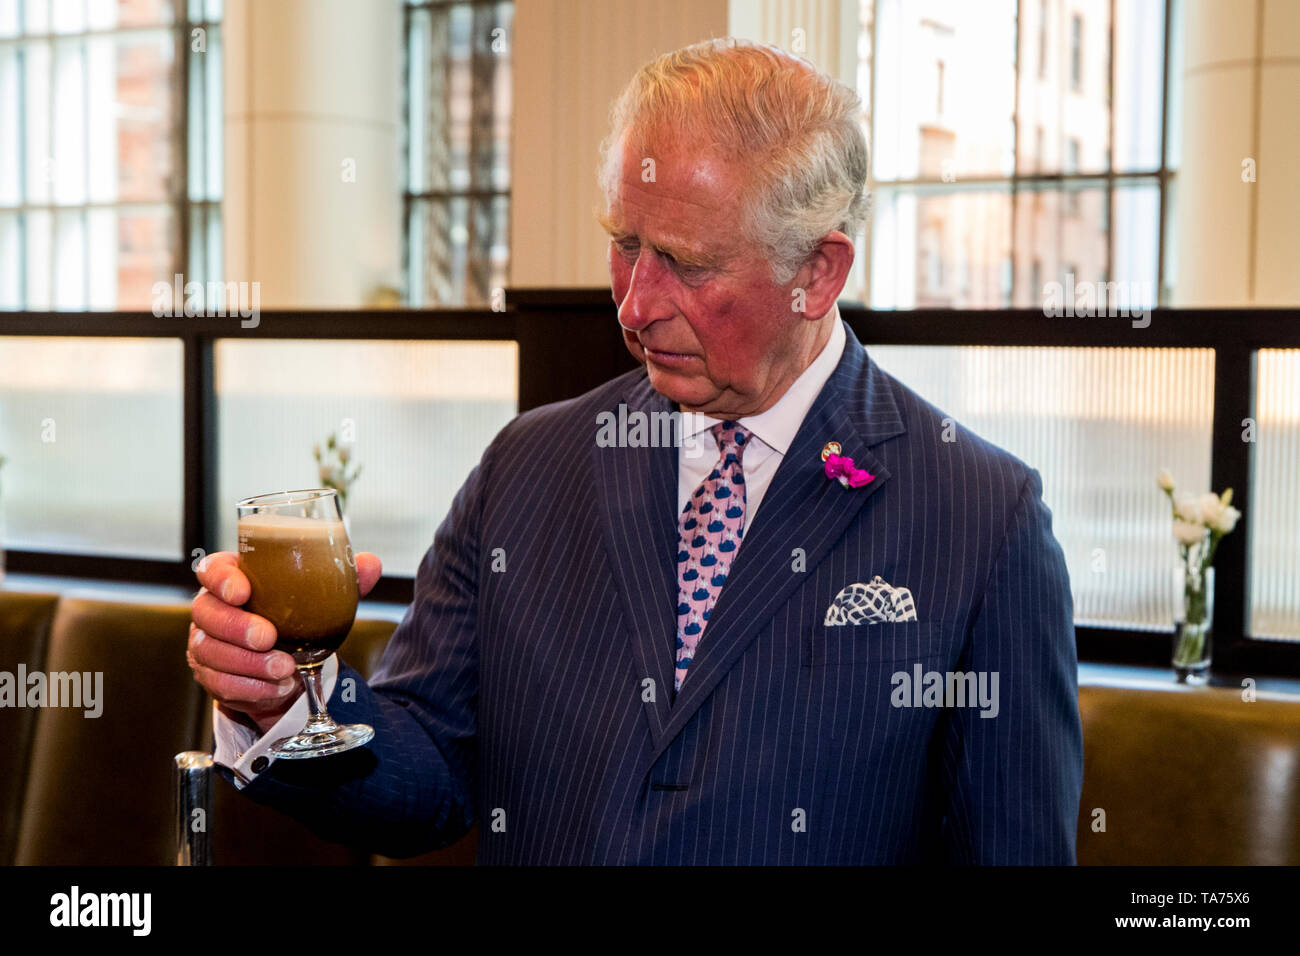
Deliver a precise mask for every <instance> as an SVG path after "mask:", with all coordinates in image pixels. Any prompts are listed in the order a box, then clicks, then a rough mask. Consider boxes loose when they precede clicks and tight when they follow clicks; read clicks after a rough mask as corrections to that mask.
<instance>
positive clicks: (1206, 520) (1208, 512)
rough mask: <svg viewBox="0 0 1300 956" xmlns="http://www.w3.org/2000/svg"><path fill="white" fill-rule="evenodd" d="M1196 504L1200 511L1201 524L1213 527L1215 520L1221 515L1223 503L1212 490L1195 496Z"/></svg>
mask: <svg viewBox="0 0 1300 956" xmlns="http://www.w3.org/2000/svg"><path fill="white" fill-rule="evenodd" d="M1196 505H1197V507H1198V508H1199V509H1200V512H1201V524H1204V525H1206V526H1208V527H1211V528H1213V527H1214V525H1215V522H1217V521H1218V520H1219V519H1220V518H1222V517H1223V509H1224V507H1225V505H1224V504H1223V502H1222V501H1220V500H1219V496H1218V495H1216V494H1215V493H1214V492H1212V491H1207V492H1206V493H1205V494H1203V495H1201V496H1200V497H1199V498H1197V499H1196Z"/></svg>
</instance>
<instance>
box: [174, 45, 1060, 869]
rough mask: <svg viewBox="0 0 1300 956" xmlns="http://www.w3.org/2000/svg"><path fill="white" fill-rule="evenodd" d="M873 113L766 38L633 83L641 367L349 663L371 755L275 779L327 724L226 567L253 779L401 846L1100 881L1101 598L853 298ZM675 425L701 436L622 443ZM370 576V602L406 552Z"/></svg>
mask: <svg viewBox="0 0 1300 956" xmlns="http://www.w3.org/2000/svg"><path fill="white" fill-rule="evenodd" d="M858 110H859V103H858V101H857V98H856V97H855V96H854V94H853V93H852V91H850V90H849V89H848V88H847V87H844V86H843V85H841V84H838V83H836V82H834V81H833V80H831V79H830V78H828V77H827V76H825V75H823V74H821V73H819V72H817V71H816V70H814V69H812V68H811V67H810V66H808V65H807V64H806V63H804V62H803V61H800V60H796V59H794V58H792V57H789V56H787V55H785V54H783V53H781V52H780V51H778V50H775V49H771V48H767V47H761V46H756V45H752V44H747V43H739V42H735V41H711V42H708V43H703V44H697V45H695V46H691V47H687V48H685V49H682V50H679V51H676V52H674V53H671V54H668V55H666V56H663V57H661V58H659V59H657V60H655V61H654V62H652V63H650V64H648V65H647V66H645V67H644V68H643V69H642V70H641V71H640V72H639V73H638V74H637V75H636V77H635V78H634V79H633V80H632V82H631V84H630V86H629V87H628V89H627V90H626V91H625V92H624V94H623V95H622V97H621V98H620V99H619V101H618V103H617V105H616V108H615V110H614V123H613V129H612V131H611V134H610V137H609V138H608V140H607V141H606V144H605V147H604V160H605V162H604V165H603V172H602V179H603V183H604V186H605V191H606V195H607V199H608V204H607V208H606V210H605V214H604V216H603V217H602V222H603V225H604V226H605V228H606V229H607V230H608V231H609V233H610V245H609V268H610V278H611V284H612V287H613V293H614V299H615V301H616V302H617V303H618V316H619V322H620V324H621V326H622V328H623V336H624V338H625V340H626V343H627V346H628V348H629V349H630V350H631V352H632V353H633V355H635V356H636V358H637V359H638V361H639V362H640V363H641V364H642V366H643V368H641V369H638V370H637V371H635V372H633V373H629V374H628V375H624V376H622V377H620V378H618V379H615V380H614V381H612V382H609V383H607V384H605V385H603V386H601V387H600V388H597V389H595V390H594V391H592V392H589V393H588V394H586V395H583V396H581V397H579V398H576V399H573V400H571V401H567V402H562V403H559V404H556V405H550V406H546V407H544V408H539V409H536V410H534V411H531V412H528V413H526V414H523V415H520V416H519V417H518V418H516V419H515V420H514V421H513V422H511V423H510V424H509V425H508V426H506V428H504V429H503V430H502V431H501V433H500V434H499V435H497V437H496V438H495V440H494V441H493V442H492V443H491V445H490V446H489V447H488V449H487V451H486V452H485V453H484V455H483V458H482V460H481V461H480V463H479V464H478V466H477V467H476V468H475V469H474V470H473V471H472V472H471V474H470V476H469V478H468V479H467V481H466V482H465V485H464V486H463V487H462V488H461V490H460V492H459V493H458V495H457V496H456V499H455V501H454V503H453V505H452V508H451V512H450V514H449V515H448V516H447V517H446V519H445V521H444V522H443V524H442V526H441V527H440V528H439V530H438V532H437V535H436V536H435V538H434V542H433V546H432V548H430V550H429V551H428V553H427V554H426V555H425V557H424V560H423V561H422V563H421V565H420V568H419V573H418V577H417V579H416V588H415V600H414V603H413V604H412V606H411V608H410V609H409V611H408V613H407V615H406V617H405V619H404V620H403V621H402V623H401V625H400V626H399V627H398V629H397V631H396V632H395V634H394V635H393V638H392V640H391V642H390V644H389V646H388V648H387V651H386V653H385V655H384V658H383V661H382V663H381V664H380V666H379V668H378V671H377V673H376V675H375V676H374V678H373V679H372V680H371V681H370V683H369V684H367V683H366V682H365V681H364V680H363V679H362V678H361V677H360V675H358V674H357V673H355V672H353V671H352V670H351V669H350V668H348V667H347V666H346V665H341V664H339V663H338V662H337V661H336V659H334V658H331V659H330V660H329V661H328V662H327V663H326V665H325V674H324V677H325V685H326V688H327V693H328V692H330V689H334V692H333V694H332V696H331V697H330V699H329V709H330V711H331V713H332V714H333V716H334V717H335V718H336V719H337V720H339V721H340V722H351V721H360V722H364V723H368V724H370V725H372V726H373V727H374V729H375V738H374V740H373V742H372V743H371V744H370V745H369V746H368V747H367V748H365V749H361V750H355V751H352V752H351V753H349V754H346V755H340V756H333V757H329V758H327V759H323V760H313V761H305V762H297V763H296V764H295V765H292V766H289V765H286V763H285V762H284V761H278V762H277V761H274V760H273V759H271V757H270V755H269V754H268V753H267V744H268V742H269V741H271V740H274V739H276V738H277V737H281V736H285V735H287V734H290V733H293V732H294V731H296V730H297V729H298V728H299V727H300V726H301V725H302V723H303V720H304V717H305V705H304V704H303V702H302V701H301V699H299V700H297V701H296V702H294V697H295V695H296V693H297V690H298V688H297V685H296V684H295V683H294V681H293V679H292V678H291V677H290V675H291V673H292V668H291V661H290V660H289V658H288V656H287V655H285V654H283V653H279V652H274V651H271V650H269V648H271V646H272V644H273V642H274V631H273V628H271V626H270V624H269V622H267V621H265V620H264V619H261V618H257V617H254V616H252V615H249V614H247V613H246V612H244V611H242V610H240V609H239V607H238V605H240V604H242V603H243V602H244V601H245V600H247V597H248V593H249V591H248V582H247V579H246V578H244V576H243V575H242V574H241V573H240V572H239V570H238V568H237V566H236V564H235V556H234V555H231V554H222V555H220V556H214V557H213V558H212V559H211V560H210V561H209V563H208V564H207V566H206V567H205V568H204V570H202V571H201V572H200V574H199V579H200V582H201V583H202V584H203V586H204V587H203V590H201V591H200V593H199V595H198V596H197V597H196V598H195V601H194V608H193V613H194V622H195V624H196V625H197V628H196V630H195V632H194V635H193V638H192V640H191V643H190V660H191V664H192V666H193V668H194V671H195V675H196V677H197V679H198V680H199V682H200V683H201V684H203V686H204V687H206V688H207V689H208V690H209V691H211V692H212V694H213V695H214V697H215V698H216V699H217V701H218V702H219V703H218V707H217V714H216V716H215V720H216V721H217V737H218V751H217V760H218V763H219V764H222V765H224V766H225V767H227V768H228V769H227V770H226V771H225V772H226V773H227V774H229V775H230V776H231V777H232V779H234V780H235V781H236V783H237V785H238V786H240V787H241V788H242V789H243V790H244V792H245V793H247V794H248V795H249V796H250V797H252V798H254V799H256V800H258V801H260V802H264V803H267V804H270V805H272V806H275V807H278V808H280V809H281V810H283V811H285V812H287V813H290V814H292V815H294V816H296V817H298V818H299V819H301V820H303V821H304V822H306V823H308V825H310V826H312V827H313V828H314V829H316V830H317V831H318V832H320V833H322V834H324V835H326V836H328V837H331V838H335V839H338V840H347V841H350V842H354V843H364V844H368V845H369V846H371V847H373V849H374V850H376V851H378V852H382V853H386V854H389V855H395V856H404V855H412V854H416V853H420V852H422V851H426V850H429V849H433V848H436V847H440V846H444V845H446V844H448V843H450V842H451V841H454V840H456V839H457V838H459V837H460V836H461V835H462V834H464V833H465V832H466V831H467V830H468V829H469V828H470V827H471V826H472V825H474V824H475V823H476V822H477V823H478V825H479V843H478V855H479V861H480V862H482V863H504V864H518V863H538V864H548V863H555V864H559V863H652V864H659V863H666V864H682V863H710V864H716V863H739V864H766V863H796V864H802V863H836V864H851V863H913V862H922V861H938V862H942V861H950V862H956V863H980V864H1025V863H1054V864H1063V863H1072V862H1073V861H1074V835H1075V824H1076V818H1077V814H1078V801H1079V792H1080V784H1081V777H1082V739H1081V733H1080V725H1079V717H1078V710H1077V701H1076V658H1075V647H1074V630H1073V624H1072V603H1071V597H1070V590H1069V581H1068V579H1067V576H1066V569H1065V562H1064V560H1063V556H1062V553H1061V550H1060V547H1059V545H1058V544H1057V543H1056V541H1055V539H1054V538H1053V537H1052V532H1051V516H1050V513H1049V511H1048V510H1047V508H1046V507H1045V506H1044V504H1043V501H1042V498H1041V482H1040V479H1039V476H1038V473H1037V472H1036V471H1035V470H1033V469H1032V468H1030V467H1028V466H1027V465H1025V464H1024V463H1023V462H1021V461H1019V460H1017V459H1016V458H1014V457H1012V456H1011V455H1010V454H1008V453H1006V452H1005V451H1002V450H1001V449H998V448H996V447H994V446H992V445H990V444H988V443H987V442H985V441H983V440H982V439H980V438H979V437H977V436H976V435H974V434H972V433H971V432H969V431H966V430H964V429H963V428H961V427H960V426H953V425H952V423H951V420H950V419H946V418H945V416H944V414H943V413H942V412H940V411H939V410H937V409H935V408H934V407H932V406H931V405H929V404H927V403H926V402H925V401H924V400H922V399H921V398H920V397H919V396H917V395H916V394H915V393H913V392H912V391H910V390H909V389H907V388H906V387H905V386H903V385H901V384H900V383H899V382H897V381H896V380H895V379H893V378H891V377H890V376H889V375H888V374H886V373H885V372H883V371H882V370H881V369H880V368H879V367H878V366H877V365H876V364H875V363H874V362H873V361H872V360H871V358H870V357H869V356H868V355H867V354H866V352H865V350H864V349H863V347H862V346H861V345H860V344H859V343H858V341H857V340H856V338H855V337H854V335H853V333H852V332H851V331H850V330H849V329H848V327H847V326H846V325H845V324H844V323H843V322H842V321H841V320H840V318H839V316H838V312H837V310H836V305H835V302H836V297H837V296H838V295H839V293H840V291H841V290H842V289H843V286H844V283H845V280H846V277H847V276H848V274H849V269H850V266H851V265H852V262H853V255H854V249H853V243H852V239H851V237H852V236H853V235H854V233H855V232H856V231H857V230H858V229H859V228H860V227H861V225H862V222H863V219H864V217H865V211H866V197H865V196H864V193H863V186H864V182H865V179H866V174H867V150H866V143H865V141H864V139H863V136H862V133H861V131H860V128H859V126H858V123H857V113H858ZM665 416H668V417H669V419H670V420H671V421H673V423H674V424H675V426H676V428H677V438H678V440H677V441H676V442H675V444H670V445H664V444H663V443H661V442H652V441H648V440H645V439H644V437H642V439H641V440H636V438H635V429H626V430H624V431H618V430H615V429H610V428H607V427H606V426H608V424H609V423H610V422H612V421H615V420H617V421H620V422H636V421H640V422H642V423H644V422H647V421H650V422H654V421H662V420H664V418H665ZM615 432H617V434H618V435H620V436H622V437H623V438H624V439H626V440H622V441H619V440H613V441H611V440H608V439H609V438H610V435H611V434H613V433H615ZM640 434H641V435H642V436H644V435H645V430H644V429H643V430H642V431H641V433H640ZM628 436H633V437H632V438H630V439H629V438H628ZM498 549H503V550H504V552H505V555H506V558H507V560H506V564H505V567H506V568H507V570H505V571H500V570H494V568H493V556H494V554H499V553H500V552H499V551H498ZM498 567H499V566H498ZM358 570H359V575H360V579H361V585H362V589H363V592H364V591H365V590H368V589H369V588H370V587H371V586H372V585H373V583H374V581H375V580H376V579H377V578H378V576H379V565H378V560H377V559H376V558H375V557H374V556H373V555H366V554H363V555H359V556H358ZM340 686H345V687H347V688H348V691H349V692H348V693H338V692H337V688H338V687H340Z"/></svg>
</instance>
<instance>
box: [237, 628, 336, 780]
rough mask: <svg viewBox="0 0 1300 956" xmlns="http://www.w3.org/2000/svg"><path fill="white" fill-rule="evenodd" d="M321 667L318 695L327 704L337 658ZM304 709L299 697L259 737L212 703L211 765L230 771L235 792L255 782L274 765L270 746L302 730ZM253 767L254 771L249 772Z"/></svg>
mask: <svg viewBox="0 0 1300 956" xmlns="http://www.w3.org/2000/svg"><path fill="white" fill-rule="evenodd" d="M323 667H324V670H323V671H322V672H321V693H322V694H324V697H325V700H327V701H328V700H329V699H330V695H331V694H333V693H334V683H335V681H336V680H337V679H338V674H339V659H338V655H337V654H331V655H330V656H329V657H328V658H327V659H326V660H325V663H324V665H323ZM307 709H308V708H307V695H306V694H305V693H299V694H298V699H297V700H295V701H294V702H293V706H292V707H290V708H289V709H288V710H287V711H285V713H284V716H282V717H281V718H280V719H279V720H278V721H276V723H275V726H274V727H272V728H271V729H270V730H268V731H267V732H266V733H265V734H263V735H262V736H261V737H259V736H258V735H257V731H256V730H254V729H253V728H251V727H247V726H245V725H244V724H241V723H240V722H239V721H237V720H234V719H232V718H230V717H227V716H226V715H225V714H223V713H222V712H221V708H220V707H218V706H217V702H216V701H213V702H212V739H213V743H214V744H215V746H214V748H213V754H212V759H213V761H214V762H216V763H219V764H221V765H222V766H223V767H229V768H230V769H231V770H233V771H234V772H235V788H236V789H238V790H243V789H244V787H246V786H248V784H250V783H252V782H253V781H254V780H255V779H257V775H258V774H259V773H265V772H266V771H267V770H268V769H269V768H270V766H271V764H272V763H274V762H275V760H276V757H275V755H274V754H273V753H271V744H273V743H275V742H276V741H277V740H279V739H280V738H282V737H292V736H293V735H294V734H296V733H298V731H300V730H302V728H303V726H304V725H305V724H306V723H307V718H308V717H309V716H310V714H308V713H307ZM254 766H256V768H257V769H256V770H254V769H253V768H254Z"/></svg>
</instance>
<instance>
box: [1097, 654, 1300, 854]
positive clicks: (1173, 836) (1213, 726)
mask: <svg viewBox="0 0 1300 956" xmlns="http://www.w3.org/2000/svg"><path fill="white" fill-rule="evenodd" d="M1079 714H1080V717H1081V718H1082V721H1083V749H1084V767H1083V796H1082V799H1081V801H1080V804H1079V828H1078V839H1077V856H1078V861H1079V863H1080V864H1083V865H1125V866H1192V865H1207V866H1208V865H1238V864H1254V865H1287V866H1295V865H1297V864H1300V702H1297V701H1295V700H1291V699H1285V698H1274V699H1265V697H1263V696H1261V697H1260V699H1258V700H1256V701H1254V702H1251V703H1247V702H1246V701H1243V700H1242V694H1241V691H1239V690H1232V689H1226V688H1224V689H1220V688H1208V687H1199V688H1189V687H1179V686H1178V685H1176V684H1174V683H1173V682H1172V679H1171V682H1170V685H1169V688H1168V689H1165V690H1132V689H1129V688H1115V687H1088V686H1084V687H1080V688H1079ZM1097 810H1102V811H1104V812H1105V816H1104V823H1105V830H1104V832H1102V831H1100V830H1094V822H1093V821H1094V820H1100V819H1102V818H1101V817H1100V816H1098V815H1097V814H1096V813H1095V811H1097Z"/></svg>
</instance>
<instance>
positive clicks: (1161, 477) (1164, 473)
mask: <svg viewBox="0 0 1300 956" xmlns="http://www.w3.org/2000/svg"><path fill="white" fill-rule="evenodd" d="M1156 483H1157V484H1158V485H1160V490H1161V491H1173V490H1174V476H1173V475H1171V474H1169V469H1168V468H1161V469H1160V474H1158V475H1156Z"/></svg>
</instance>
